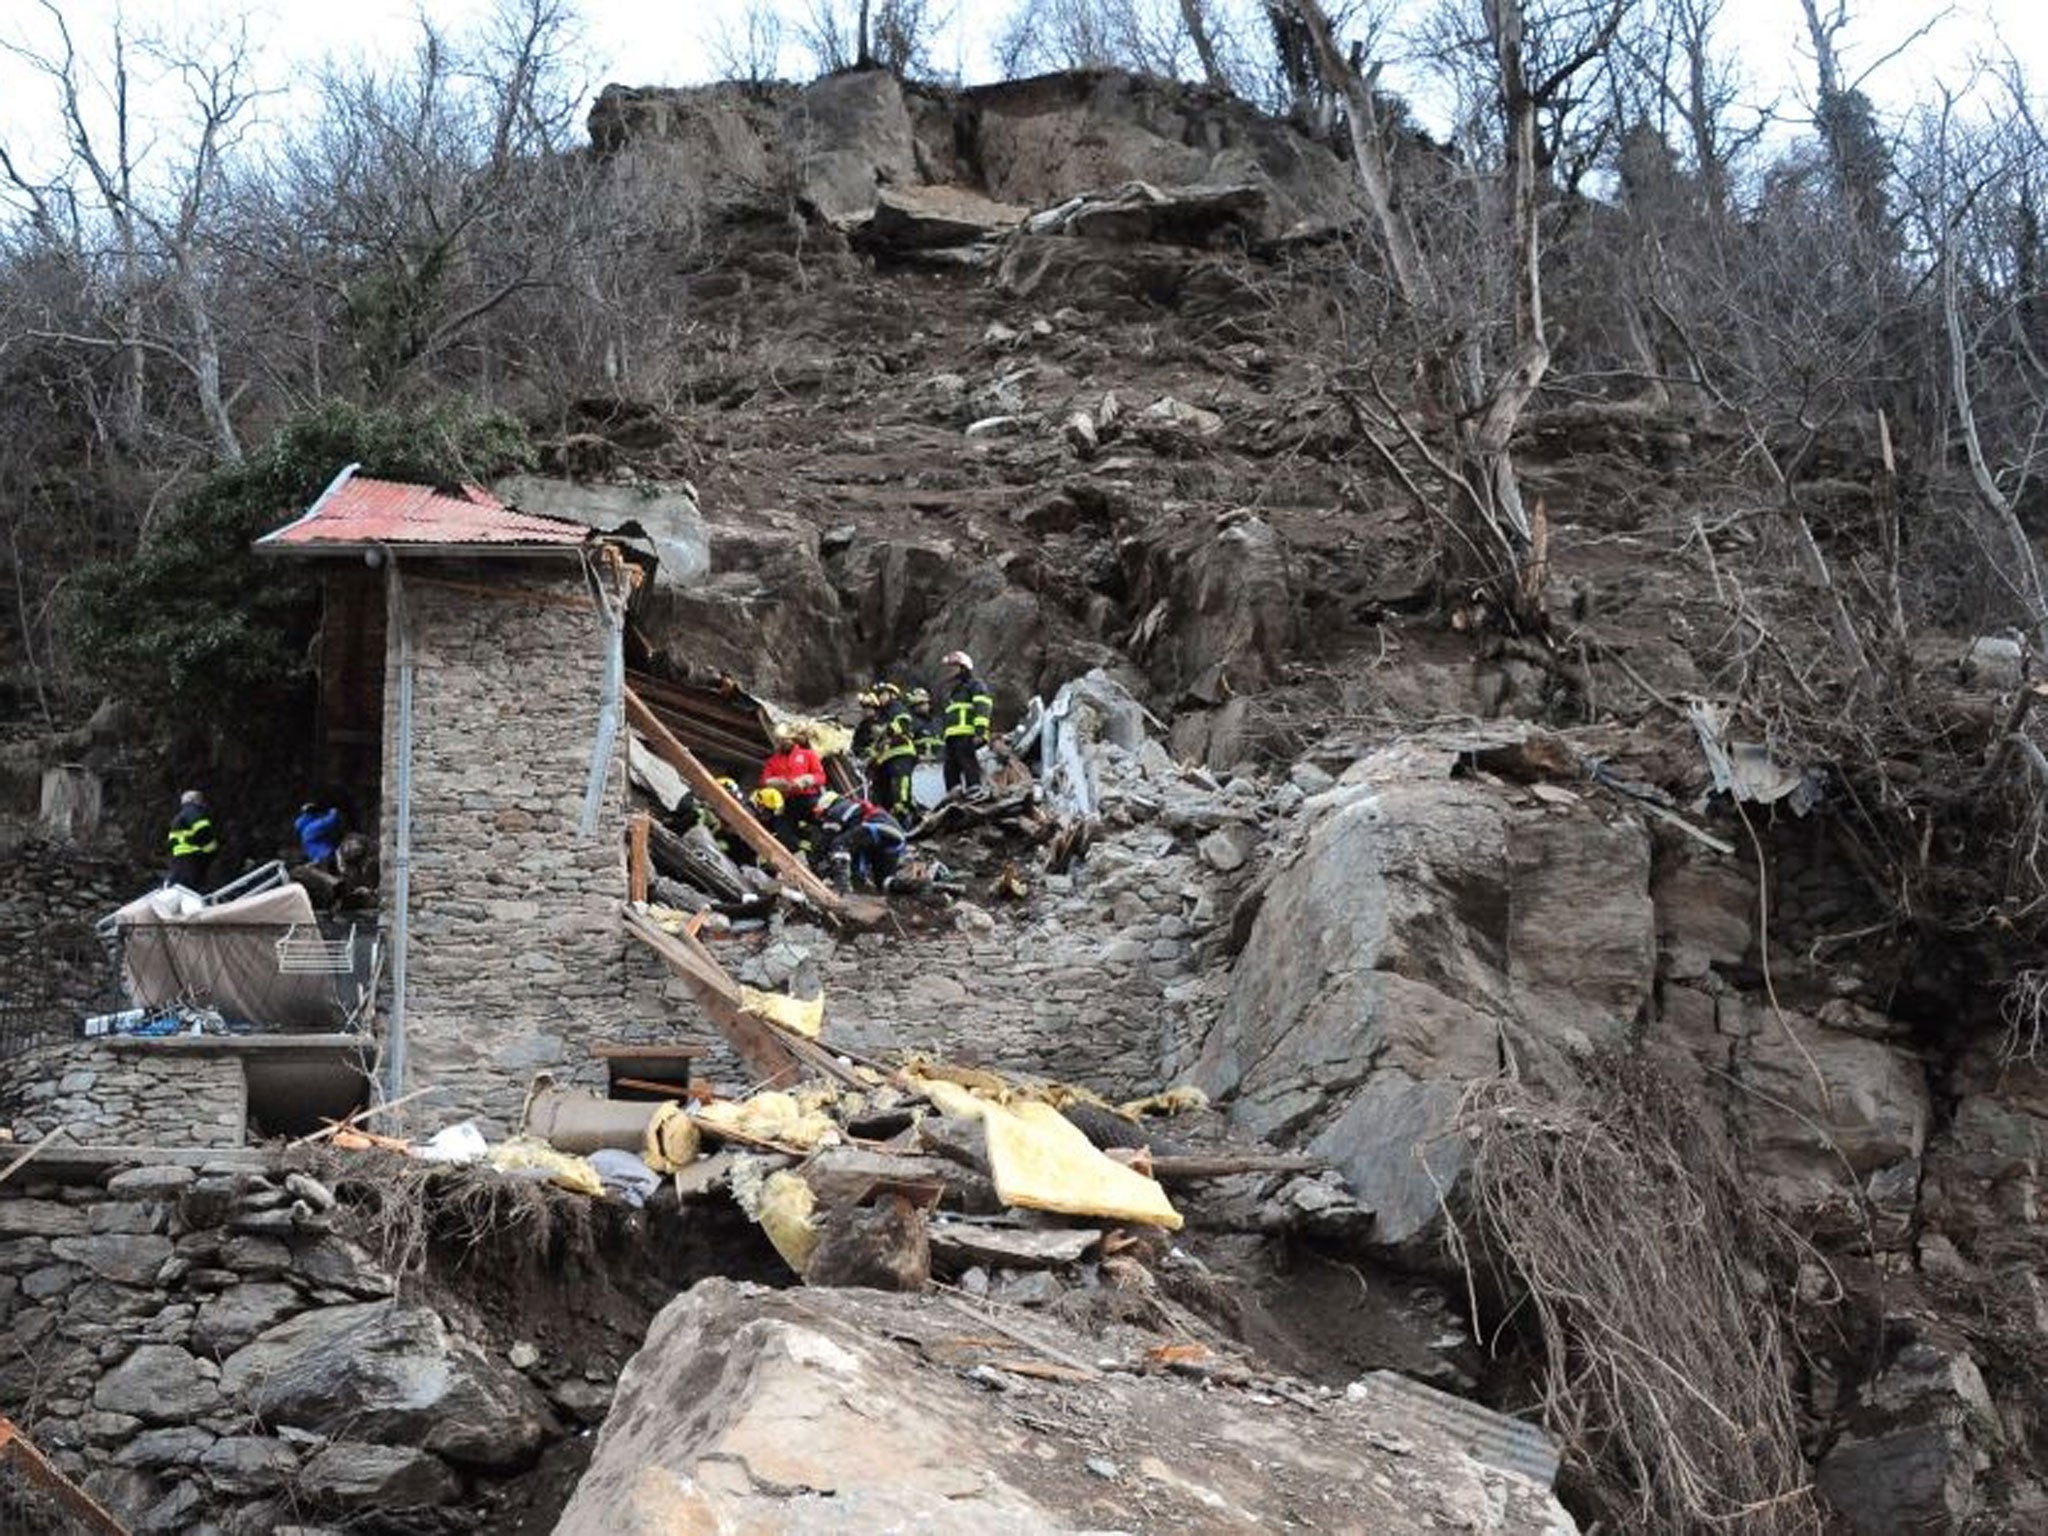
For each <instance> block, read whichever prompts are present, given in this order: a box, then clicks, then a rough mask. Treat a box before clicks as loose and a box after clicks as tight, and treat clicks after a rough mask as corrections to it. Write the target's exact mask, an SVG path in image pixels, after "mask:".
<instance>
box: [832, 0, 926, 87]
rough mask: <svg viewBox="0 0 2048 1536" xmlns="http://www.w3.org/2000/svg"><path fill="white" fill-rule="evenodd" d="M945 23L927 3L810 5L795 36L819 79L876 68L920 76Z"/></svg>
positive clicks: (885, 0) (835, 1) (859, 0)
mask: <svg viewBox="0 0 2048 1536" xmlns="http://www.w3.org/2000/svg"><path fill="white" fill-rule="evenodd" d="M946 20H947V17H946V15H945V13H942V12H940V11H938V10H935V9H934V8H933V6H932V4H931V0H809V10H808V12H807V14H806V16H805V18H804V20H803V21H802V22H801V23H800V24H799V28H798V31H799V36H800V37H801V40H802V42H803V45H804V47H805V48H806V49H807V50H808V51H809V52H810V55H811V62H812V64H813V65H814V66H815V67H816V69H817V71H818V72H819V73H820V74H832V73H834V72H836V71H838V70H842V69H867V68H870V67H879V68H882V69H888V70H893V71H895V72H896V73H897V74H899V75H906V76H910V75H924V74H928V73H929V72H930V69H931V45H932V40H933V39H934V38H935V37H936V36H937V35H938V33H939V32H940V31H941V30H942V29H943V28H944V27H945V25H946Z"/></svg>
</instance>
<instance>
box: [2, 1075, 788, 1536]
mask: <svg viewBox="0 0 2048 1536" xmlns="http://www.w3.org/2000/svg"><path fill="white" fill-rule="evenodd" d="M193 1065H196V1063H191V1062H187V1063H182V1064H181V1066H185V1067H189V1066H193ZM63 1156H66V1154H63V1153H61V1152H52V1153H49V1154H46V1158H58V1157H63ZM294 1157H295V1158H296V1161H291V1162H288V1161H287V1160H285V1159H284V1158H280V1157H277V1156H273V1155H266V1154H263V1153H259V1152H255V1151H243V1152H238V1153H228V1152H220V1151H216V1152H203V1151H194V1152H186V1153H176V1152H148V1151H145V1152H141V1153H138V1154H137V1158H136V1160H130V1161H127V1162H120V1161H115V1160H113V1159H110V1158H106V1157H103V1156H101V1157H95V1156H92V1155H88V1154H70V1155H69V1159H70V1160H69V1161H67V1162H61V1163H57V1162H47V1161H38V1162H36V1163H32V1164H30V1165H29V1166H28V1167H27V1168H25V1169H23V1170H22V1171H21V1172H20V1173H18V1174H16V1175H15V1177H14V1178H13V1179H11V1180H10V1181H9V1182H8V1183H7V1184H6V1185H4V1186H0V1338H4V1339H5V1342H6V1346H7V1347H6V1348H5V1349H4V1350H0V1414H5V1415H6V1416H8V1417H9V1418H12V1419H13V1420H14V1421H15V1422H16V1423H18V1424H19V1425H21V1426H22V1428H23V1429H24V1430H25V1431H26V1433H27V1434H28V1436H29V1437H30V1439H31V1440H33V1441H34V1442H35V1443H36V1444H37V1445H38V1446H40V1447H41V1448H42V1449H43V1450H44V1451H45V1452H46V1453H47V1454H49V1455H50V1456H51V1458H52V1460H53V1461H54V1462H55V1463H56V1464H57V1466H58V1467H59V1468H60V1470H62V1471H63V1472H64V1473H65V1474H66V1475H67V1476H70V1477H72V1478H73V1479H74V1480H77V1481H80V1482H81V1483H82V1484H83V1485H84V1486H85V1487H86V1489H87V1490H88V1491H89V1492H91V1493H93V1494H94V1495H95V1496H97V1497H98V1498H100V1499H101V1500H102V1501H103V1502H105V1503H106V1504H107V1506H108V1507H109V1508H110V1509H112V1510H113V1512H114V1513H115V1514H116V1515H117V1516H118V1517H120V1518H121V1519H122V1520H123V1521H124V1522H125V1523H127V1524H128V1525H129V1527H130V1528H131V1529H132V1530H134V1531H136V1532H137V1533H138V1536H141V1533H153V1532H166V1533H167V1532H183V1531H188V1530H211V1531H218V1532H223V1533H227V1536H256V1533H261V1532H269V1531H273V1530H277V1529H279V1528H281V1527H284V1526H323V1525H326V1526H333V1527H338V1528H342V1529H351V1530H354V1529H366V1530H367V1529H376V1530H400V1529H403V1530H452V1529H458V1528H461V1529H468V1528H471V1527H472V1526H474V1527H476V1528H480V1529H487V1530H499V1529H510V1528H513V1527H514V1526H518V1525H519V1524H520V1521H521V1519H522V1518H527V1517H536V1518H543V1525H537V1526H535V1527H533V1528H535V1529H539V1528H544V1517H538V1516H535V1511H536V1510H537V1509H539V1508H541V1507H543V1506H545V1505H546V1504H547V1503H548V1501H550V1500H553V1501H559V1500H560V1499H561V1498H562V1497H563V1496H564V1495H565V1493H566V1488H565V1487H564V1486H562V1485H561V1482H560V1479H559V1477H557V1476H552V1475H551V1474H550V1473H549V1472H548V1471H547V1464H545V1463H544V1464H543V1465H542V1468H541V1470H540V1472H539V1473H538V1474H537V1475H538V1477H539V1479H540V1480H539V1482H538V1483H535V1484H529V1483H528V1482H526V1481H525V1478H526V1475H527V1473H528V1471H529V1469H531V1468H533V1466H534V1463H535V1461H536V1459H537V1458H538V1457H539V1456H540V1454H541V1452H542V1450H543V1449H544V1448H545V1447H546V1446H547V1445H548V1444H550V1443H551V1442H553V1441H555V1440H557V1439H558V1438H559V1437H561V1436H562V1435H564V1434H566V1433H571V1432H573V1431H574V1430H575V1429H577V1428H578V1427H579V1426H584V1425H589V1424H592V1423H595V1422H596V1421H598V1420H599V1419H601V1418H602V1416H603V1414H604V1412H605V1410H606V1408H607V1406H608V1404H609V1402H610V1398H611V1390H612V1385H613V1383H614V1382H615V1380H616V1379H617V1375H618V1371H619V1368H620V1366H621V1365H622V1364H623V1363H624V1361H625V1359H626V1358H627V1357H628V1356H629V1355H630V1354H631V1352H632V1351H633V1350H634V1349H635V1348H637V1347H638V1345H639V1342H640V1339H641V1337H642V1335H643V1334H644V1332H645V1328H646V1323H647V1318H648V1317H649V1316H650V1315H651V1314H652V1312H653V1310H654V1309H655V1308H656V1307H658V1306H659V1305H660V1304H661V1302H662V1301H664V1300H666V1299H667V1298H668V1297H669V1296H671V1295H673V1294H675V1292H676V1291H678V1290H680V1289H682V1288H683V1287H685V1286H687V1285H689V1284H691V1283H693V1282H694V1281H695V1280H696V1279H697V1278H699V1277H700V1276H701V1275H702V1274H703V1273H705V1272H706V1271H707V1270H708V1269H710V1268H711V1267H712V1266H713V1265H714V1264H724V1265H725V1266H727V1267H735V1268H736V1269H737V1270H738V1271H739V1272H742V1273H746V1274H749V1275H762V1276H766V1275H769V1274H772V1273H773V1272H774V1269H773V1266H777V1265H779V1263H780V1261H779V1260H778V1259H776V1257H775V1255H774V1253H773V1251H772V1250H771V1249H769V1248H768V1247H767V1245H766V1244H765V1242H764V1241H761V1240H759V1239H758V1235H757V1234H756V1232H755V1229H753V1228H752V1227H751V1226H750V1225H749V1224H748V1223H746V1222H745V1219H744V1217H742V1216H741V1215H740V1214H739V1213H738V1212H737V1210H736V1209H733V1208H730V1207H726V1208H724V1209H722V1210H717V1211H711V1210H706V1209H701V1208H700V1209H694V1210H683V1209H680V1208H679V1207H678V1206H677V1203H676V1202H675V1200H674V1198H673V1197H672V1196H671V1197H670V1198H668V1199H667V1200H666V1201H665V1202H663V1203H662V1204H661V1206H660V1208H659V1209H655V1208H650V1209H648V1210H644V1211H631V1210H627V1209H625V1208H624V1207H620V1206H613V1205H608V1204H602V1203H596V1202H585V1201H584V1200H583V1197H581V1196H576V1195H570V1194H566V1193H558V1192H551V1191H540V1192H538V1193H534V1194H527V1195H524V1196H520V1195H518V1194H517V1192H516V1191H514V1192H512V1193H510V1194H506V1193H504V1192H503V1191H505V1190H509V1189H510V1187H511V1185H512V1181H510V1180H497V1185H498V1186H499V1187H500V1194H499V1198H500V1199H510V1200H511V1201H512V1209H513V1210H514V1211H515V1212H516V1213H517V1214H518V1219H517V1220H512V1219H510V1218H508V1217H507V1216H506V1215H505V1214H504V1212H503V1211H502V1210H500V1209H499V1208H498V1207H494V1206H492V1205H491V1204H490V1203H489V1200H488V1199H487V1197H489V1196H490V1195H491V1194H492V1182H491V1181H493V1180H494V1179H495V1178H496V1176H493V1175H487V1174H486V1175H463V1174H459V1173H447V1174H444V1175H439V1176H438V1177H440V1178H442V1179H444V1180H453V1181H456V1182H457V1183H458V1184H459V1183H460V1181H462V1180H463V1179H464V1178H468V1179H469V1180H470V1181H471V1182H470V1183H468V1184H466V1185H462V1186H461V1187H460V1188H459V1189H457V1190H455V1191H454V1192H453V1195H452V1198H453V1200H454V1203H453V1204H452V1205H448V1206H445V1207H444V1206H443V1205H442V1204H441V1202H442V1201H443V1200H446V1199H450V1198H451V1195H450V1192H448V1191H445V1190H442V1189H441V1188H440V1186H438V1185H430V1186H426V1187H419V1186H415V1185H411V1184H401V1183H398V1182H397V1181H395V1180H394V1179H393V1178H392V1175H391V1170H390V1169H388V1168H386V1167H384V1166H382V1165H380V1164H378V1163H376V1162H375V1161H374V1160H357V1159H348V1158H339V1159H329V1160H327V1161H326V1162H325V1163H322V1162H320V1161H318V1160H317V1159H315V1158H314V1157H313V1156H312V1155H311V1154H307V1153H300V1154H294ZM478 1181H482V1182H480V1183H479V1182H478ZM526 1188H528V1189H531V1186H526ZM409 1201H418V1202H420V1204H419V1207H418V1210H417V1212H416V1213H415V1214H416V1215H417V1217H418V1219H419V1220H420V1221H421V1222H422V1224H423V1225H422V1227H421V1228H420V1229H419V1231H418V1232H416V1233H415V1234H414V1236H415V1239H416V1240H417V1241H418V1242H419V1243H420V1244H421V1246H420V1247H417V1248H411V1249H407V1248H405V1247H404V1243H403V1241H402V1242H401V1249H400V1251H407V1252H410V1253H411V1254H412V1255H413V1256H414V1259H415V1261H416V1262H417V1264H418V1266H419V1267H418V1269H417V1271H412V1270H409V1271H408V1276H409V1277H411V1278H406V1279H403V1280H402V1279H401V1277H400V1276H399V1275H398V1274H396V1273H394V1272H393V1271H392V1270H391V1269H389V1268H387V1267H386V1265H385V1264H384V1263H383V1262H382V1261H380V1260H379V1259H378V1258H377V1257H375V1256H373V1254H372V1253H371V1252H370V1251H369V1248H368V1247H367V1246H366V1244H367V1243H369V1242H370V1241H371V1240H372V1239H371V1234H372V1233H374V1232H376V1231H378V1230H380V1224H382V1227H381V1229H382V1230H386V1231H387V1232H388V1231H393V1230H395V1231H399V1232H401V1233H402V1232H404V1231H405V1230H406V1229H405V1228H404V1227H402V1226H400V1227H397V1228H392V1227H390V1226H389V1223H390V1221H391V1219H392V1217H393V1216H394V1214H395V1215H397V1216H400V1217H403V1216H404V1215H405V1208H406V1206H407V1202H409ZM536 1202H551V1203H550V1204H548V1205H547V1208H544V1209H543V1208H540V1206H539V1205H538V1204H536ZM558 1206H559V1207H562V1208H563V1209H560V1210H558V1209H556V1208H555V1207H558ZM437 1211H438V1212H441V1213H442V1214H441V1215H439V1216H437V1214H436V1212H437ZM494 1211H496V1212H497V1214H495V1215H494V1214H493V1212H494ZM451 1213H452V1214H451ZM572 1230H573V1231H574V1232H575V1233H576V1234H577V1237H576V1240H575V1241H574V1243H573V1244H572V1243H570V1242H569V1241H568V1240H567V1239H566V1238H564V1237H563V1236H562V1234H564V1233H565V1232H569V1231H572ZM549 1233H553V1234H555V1235H554V1237H553V1238H552V1239H549V1240H547V1241H544V1236H545V1235H546V1234H549ZM544 1248H545V1249H547V1250H548V1251H545V1252H544V1251H542V1250H543V1249H544ZM565 1250H566V1251H565ZM415 1281H417V1283H415ZM508 1298H509V1299H510V1302H511V1307H510V1310H508V1308H507V1302H508ZM408 1511H410V1513H408ZM521 1528H524V1527H521Z"/></svg>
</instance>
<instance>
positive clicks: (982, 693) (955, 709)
mask: <svg viewBox="0 0 2048 1536" xmlns="http://www.w3.org/2000/svg"><path fill="white" fill-rule="evenodd" d="M995 707H996V701H995V696H994V695H993V694H991V693H990V692H989V691H988V684H987V683H984V682H983V681H982V680H981V679H980V678H978V677H975V676H973V675H972V674H969V675H968V676H966V677H963V678H961V679H960V680H959V681H958V682H956V683H955V684H953V687H952V691H951V692H949V693H948V694H947V695H946V705H945V715H946V723H945V726H944V727H943V732H942V733H943V735H944V736H945V738H946V740H948V741H955V740H958V739H959V738H960V737H962V736H965V737H967V738H969V739H970V740H973V741H981V740H984V739H985V738H986V737H987V736H988V721H989V716H990V714H992V713H993V712H994V710H995Z"/></svg>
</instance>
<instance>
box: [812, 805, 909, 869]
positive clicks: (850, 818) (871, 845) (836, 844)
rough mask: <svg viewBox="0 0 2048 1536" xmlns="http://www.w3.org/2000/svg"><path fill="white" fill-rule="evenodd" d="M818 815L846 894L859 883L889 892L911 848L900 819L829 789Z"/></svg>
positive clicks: (828, 854) (819, 823)
mask: <svg viewBox="0 0 2048 1536" xmlns="http://www.w3.org/2000/svg"><path fill="white" fill-rule="evenodd" d="M815 814H816V816H817V819H818V825H819V827H820V829H821V830H822V831H823V832H824V834H825V839H826V841H825V851H826V856H827V858H828V860H829V862H830V864H831V867H832V878H833V881H834V883H835V884H836V885H838V887H839V888H840V889H841V890H846V889H848V888H849V887H850V886H851V885H852V884H853V882H854V881H856V880H858V881H860V882H862V883H864V884H867V885H871V886H874V887H875V888H876V889H877V890H887V889H888V888H889V882H890V880H891V879H892V878H893V877H894V876H895V874H896V866H897V865H899V864H901V863H902V862H903V850H904V849H905V848H906V847H907V846H908V845H909V840H908V839H907V838H905V837H904V835H903V828H902V827H900V826H898V825H897V823H896V818H895V817H893V816H891V815H890V814H889V813H888V812H887V811H885V810H883V809H882V807H881V806H879V805H876V804H875V803H874V802H873V801H872V800H862V799H859V798H857V797H855V796H852V795H840V794H834V793H833V792H832V791H831V790H829V789H828V790H826V791H825V792H824V793H823V794H822V795H820V796H818V802H817V807H816V812H815Z"/></svg>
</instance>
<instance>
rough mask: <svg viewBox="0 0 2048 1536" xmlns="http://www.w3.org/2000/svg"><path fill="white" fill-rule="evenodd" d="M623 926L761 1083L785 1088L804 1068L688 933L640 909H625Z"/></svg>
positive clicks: (735, 983) (780, 1037)
mask: <svg viewBox="0 0 2048 1536" xmlns="http://www.w3.org/2000/svg"><path fill="white" fill-rule="evenodd" d="M623 916H624V919H625V924H626V931H627V932H628V933H630V934H632V935H633V937H634V938H636V939H638V940H639V941H640V942H641V943H643V944H645V945H646V946H647V947H648V948H649V949H651V950H653V951H654V952H655V954H657V955H659V956H660V957H661V959H662V961H663V962H664V963H665V964H666V965H667V966H668V968H669V969H670V970H672V971H674V972H675V973H676V975H678V976H680V977H681V978H682V979H683V982H684V984H685V985H686V986H688V987H689V989H690V991H691V993H692V995H693V996H695V997H696V999H697V1002H698V1004H699V1006H701V1007H702V1008H703V1010H704V1012H705V1014H706V1015H707V1016H708V1017H709V1018H710V1020H711V1022H712V1023H713V1024H714V1025H716V1026H717V1028H718V1032H719V1033H720V1034H722V1035H724V1036H725V1038H726V1039H727V1040H728V1041H730V1042H731V1044H732V1048H733V1049H734V1050H735V1051H737V1052H738V1053H739V1057H740V1060H742V1061H744V1062H745V1063H746V1064H747V1069H748V1070H749V1071H750V1072H752V1073H753V1074H754V1076H755V1077H756V1078H757V1079H759V1080H760V1082H761V1083H762V1084H764V1085H765V1086H768V1087H774V1088H786V1087H788V1086H789V1085H790V1084H791V1083H794V1082H795V1081H796V1080H797V1079H798V1078H799V1077H801V1076H802V1075H803V1074H802V1072H801V1071H800V1069H799V1068H798V1065H797V1060H796V1057H795V1056H794V1055H793V1054H792V1053H791V1051H790V1049H789V1046H788V1044H787V1043H786V1040H785V1037H784V1035H783V1033H782V1032H781V1031H780V1030H778V1029H777V1028H776V1027H775V1026H774V1025H772V1024H770V1023H768V1022H767V1021H766V1020H763V1019H757V1018H755V1017H754V1016H753V1015H752V1014H750V1013H748V1012H747V1011H746V1009H745V1008H743V1007H742V1006H741V1005H740V988H739V983H738V982H736V981H734V980H733V979H732V977H730V976H728V975H727V974H726V972H725V968H724V967H723V966H721V965H720V964H719V963H718V962H717V961H716V960H714V959H712V958H711V955H710V953H709V952H708V951H707V950H706V949H705V948H704V946H703V945H702V944H700V943H698V942H697V940H696V939H694V938H692V937H690V936H689V935H687V934H672V933H667V932H664V931H663V930H662V929H661V928H660V927H659V926H657V925H656V924H655V923H654V922H652V921H651V920H650V919H649V918H648V917H647V916H646V915H645V914H644V913H641V912H636V911H634V910H633V909H632V908H631V907H626V908H624V909H623Z"/></svg>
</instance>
